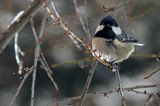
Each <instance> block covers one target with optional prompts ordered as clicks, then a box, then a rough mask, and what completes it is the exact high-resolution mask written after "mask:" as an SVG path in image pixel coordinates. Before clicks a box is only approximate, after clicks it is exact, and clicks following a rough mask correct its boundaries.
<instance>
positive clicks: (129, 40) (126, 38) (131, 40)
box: [116, 31, 138, 43]
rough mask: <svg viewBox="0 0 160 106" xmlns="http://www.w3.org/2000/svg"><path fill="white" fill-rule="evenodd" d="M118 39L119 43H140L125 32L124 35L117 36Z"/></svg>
mask: <svg viewBox="0 0 160 106" xmlns="http://www.w3.org/2000/svg"><path fill="white" fill-rule="evenodd" d="M116 38H117V39H118V40H119V41H122V42H127V43H137V42H138V40H137V39H136V38H134V37H133V36H128V35H127V34H126V33H125V32H124V31H123V32H122V34H120V35H117V36H116Z"/></svg>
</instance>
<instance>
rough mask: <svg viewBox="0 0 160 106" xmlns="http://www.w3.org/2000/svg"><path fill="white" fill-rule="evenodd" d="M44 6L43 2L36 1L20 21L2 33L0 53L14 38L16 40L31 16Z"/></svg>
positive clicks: (0, 34)
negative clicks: (16, 35) (16, 36)
mask: <svg viewBox="0 0 160 106" xmlns="http://www.w3.org/2000/svg"><path fill="white" fill-rule="evenodd" d="M42 5H43V3H42V0H34V1H33V2H32V4H31V6H30V8H29V9H28V10H26V11H25V12H24V13H23V14H22V15H21V16H20V17H19V20H18V21H15V22H14V23H13V24H12V25H10V27H9V28H8V29H7V30H6V31H5V32H3V33H0V53H1V52H2V51H3V50H4V49H5V48H6V46H7V45H8V43H9V42H10V41H11V40H12V38H14V36H15V33H18V32H19V31H21V30H22V29H23V27H24V26H25V25H26V24H27V22H28V21H29V19H30V16H34V15H35V14H36V13H37V11H38V10H39V9H40V7H41V6H42Z"/></svg>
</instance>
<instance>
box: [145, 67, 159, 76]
mask: <svg viewBox="0 0 160 106" xmlns="http://www.w3.org/2000/svg"><path fill="white" fill-rule="evenodd" d="M159 71H160V68H158V69H157V70H155V71H153V72H151V73H150V74H148V75H147V76H145V77H144V79H148V78H150V77H151V76H153V75H155V74H156V73H158V72H159Z"/></svg>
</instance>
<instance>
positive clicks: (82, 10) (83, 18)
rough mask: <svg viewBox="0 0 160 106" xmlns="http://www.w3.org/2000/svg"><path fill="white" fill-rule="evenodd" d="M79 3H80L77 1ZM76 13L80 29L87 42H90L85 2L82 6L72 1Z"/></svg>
mask: <svg viewBox="0 0 160 106" xmlns="http://www.w3.org/2000/svg"><path fill="white" fill-rule="evenodd" d="M79 2H80V1H79ZM73 3H74V6H75V9H76V13H77V15H78V18H79V20H80V23H81V25H82V28H83V30H84V32H85V35H86V36H87V37H88V40H91V35H90V31H89V23H88V16H87V13H86V11H87V9H86V0H84V5H83V6H81V5H78V0H73Z"/></svg>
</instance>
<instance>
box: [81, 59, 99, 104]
mask: <svg viewBox="0 0 160 106" xmlns="http://www.w3.org/2000/svg"><path fill="white" fill-rule="evenodd" d="M97 64H98V61H95V62H93V63H92V68H91V69H90V70H89V72H88V76H87V80H86V83H85V86H84V89H83V92H82V95H81V98H80V101H79V106H82V105H83V103H84V100H85V97H86V94H87V92H88V89H89V86H90V83H91V81H92V77H93V74H94V71H95V70H96V67H97Z"/></svg>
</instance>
